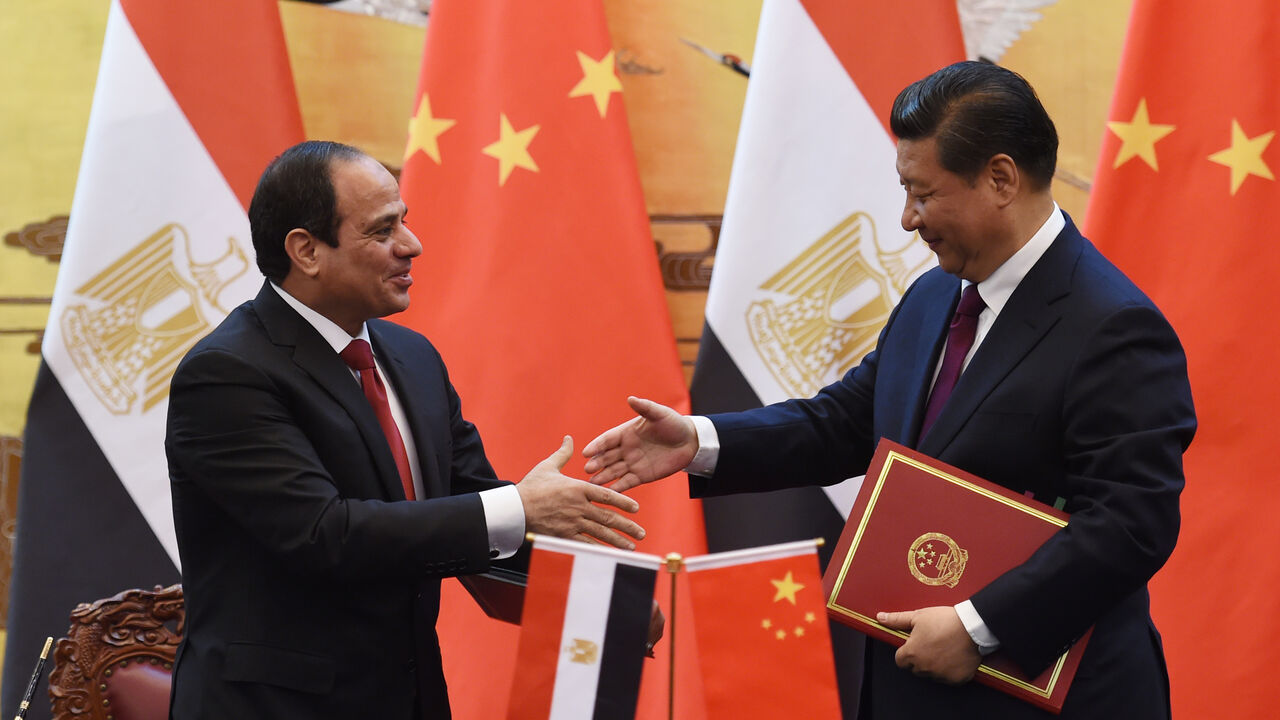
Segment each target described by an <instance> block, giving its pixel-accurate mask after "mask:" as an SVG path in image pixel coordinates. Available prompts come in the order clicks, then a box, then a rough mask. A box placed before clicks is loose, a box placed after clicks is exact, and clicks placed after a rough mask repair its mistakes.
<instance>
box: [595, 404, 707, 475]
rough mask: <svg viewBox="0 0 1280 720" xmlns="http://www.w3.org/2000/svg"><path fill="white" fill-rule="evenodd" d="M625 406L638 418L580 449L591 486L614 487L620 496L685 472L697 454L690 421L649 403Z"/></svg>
mask: <svg viewBox="0 0 1280 720" xmlns="http://www.w3.org/2000/svg"><path fill="white" fill-rule="evenodd" d="M627 404H628V405H630V406H631V409H632V410H634V411H635V412H636V414H637V415H639V417H636V418H632V419H631V420H628V421H627V422H624V423H622V424H621V425H619V426H617V427H615V428H613V429H611V430H606V431H604V432H603V433H601V434H600V437H598V438H596V439H595V440H592V441H591V442H589V443H587V446H586V447H585V448H583V449H582V454H583V455H584V456H585V457H586V458H587V464H586V467H585V468H584V469H585V470H586V471H587V472H589V473H592V475H591V482H593V483H596V484H597V485H604V484H606V483H613V488H614V489H615V490H617V491H619V492H624V491H626V490H630V489H631V488H633V487H635V486H637V485H643V484H644V483H648V482H653V481H654V480H661V479H662V478H664V477H666V476H668V475H670V474H672V473H674V472H677V471H679V470H682V469H684V468H685V467H686V466H688V464H689V463H690V462H691V461H692V460H693V456H694V455H695V454H697V452H698V435H697V432H696V431H695V430H694V429H693V421H692V420H690V419H689V418H687V417H685V416H683V415H681V414H679V413H677V412H676V411H675V410H672V409H671V408H669V407H667V406H666V405H659V404H658V403H656V402H653V401H652V400H642V399H640V398H637V397H629V398H627Z"/></svg>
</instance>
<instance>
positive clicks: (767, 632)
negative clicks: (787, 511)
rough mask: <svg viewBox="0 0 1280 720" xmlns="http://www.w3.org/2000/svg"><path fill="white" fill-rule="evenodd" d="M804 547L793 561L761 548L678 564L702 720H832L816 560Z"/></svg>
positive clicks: (827, 640) (827, 639)
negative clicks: (694, 648)
mask: <svg viewBox="0 0 1280 720" xmlns="http://www.w3.org/2000/svg"><path fill="white" fill-rule="evenodd" d="M797 544H799V543H789V544H788V545H792V546H794V545H797ZM807 544H808V546H809V547H808V548H807V549H805V550H804V551H803V552H801V553H800V554H795V551H792V552H791V553H790V554H786V553H781V554H782V555H783V556H781V557H779V556H778V555H779V554H780V553H778V552H777V550H776V548H780V547H785V546H769V547H764V548H755V549H752V550H741V551H734V552H727V553H716V554H714V555H706V556H703V557H701V558H691V559H690V560H689V562H688V564H687V565H686V567H687V570H688V572H687V573H686V574H687V576H688V577H687V580H688V583H689V593H690V595H691V596H692V598H693V615H694V617H693V622H692V624H693V631H694V634H695V635H696V637H697V643H698V653H699V661H700V663H701V666H702V684H703V688H704V692H705V695H706V703H707V718H708V719H709V720H721V719H723V720H739V719H740V718H806V719H807V720H823V719H825V718H833V719H834V718H839V717H840V697H839V694H838V693H837V691H836V675H835V665H834V664H833V662H832V655H831V636H830V632H829V631H828V629H827V613H826V608H825V606H824V603H823V595H822V578H821V577H820V576H819V573H818V555H817V552H816V551H815V549H814V547H813V544H812V543H807Z"/></svg>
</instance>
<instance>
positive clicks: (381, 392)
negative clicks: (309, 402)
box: [339, 340, 414, 500]
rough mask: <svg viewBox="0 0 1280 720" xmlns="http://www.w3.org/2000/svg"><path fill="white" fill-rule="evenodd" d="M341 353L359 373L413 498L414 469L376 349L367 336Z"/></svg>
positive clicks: (401, 483)
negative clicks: (375, 363) (377, 363)
mask: <svg viewBox="0 0 1280 720" xmlns="http://www.w3.org/2000/svg"><path fill="white" fill-rule="evenodd" d="M339 355H341V356H342V359H343V360H344V361H345V362H346V363H347V367H350V368H351V369H352V370H355V371H356V372H358V373H360V387H362V388H364V396H365V397H366V398H368V400H369V404H370V405H372V406H373V414H374V415H377V416H378V424H379V425H381V426H382V434H383V435H386V436H387V445H388V446H390V447H391V456H392V457H394V458H395V459H396V469H397V470H399V471H400V485H401V486H403V487H404V496H405V497H406V498H408V499H409V500H413V499H414V492H413V472H412V471H411V470H410V469H409V453H407V452H405V449H404V440H403V439H402V438H401V437H400V429H399V428H397V427H396V421H395V418H393V417H392V416H391V404H390V403H388V402H387V389H386V387H385V386H383V384H382V378H381V377H379V376H378V370H377V369H376V368H375V367H374V366H373V350H372V349H370V347H369V343H367V342H365V341H364V340H352V341H351V344H350V345H348V346H347V347H346V348H345V349H344V350H343V351H342V352H341V353H339Z"/></svg>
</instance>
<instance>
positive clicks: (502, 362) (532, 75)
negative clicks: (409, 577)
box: [393, 0, 705, 720]
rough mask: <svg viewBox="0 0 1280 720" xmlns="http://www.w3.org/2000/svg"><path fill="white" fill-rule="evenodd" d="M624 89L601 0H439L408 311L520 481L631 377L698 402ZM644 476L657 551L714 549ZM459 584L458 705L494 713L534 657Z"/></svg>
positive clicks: (639, 385)
mask: <svg viewBox="0 0 1280 720" xmlns="http://www.w3.org/2000/svg"><path fill="white" fill-rule="evenodd" d="M622 89H623V85H622V83H621V81H620V79H619V77H618V70H617V66H616V53H615V50H614V48H613V47H612V46H611V41H610V37H609V33H608V28H607V26H606V23H605V15H604V10H603V7H602V6H601V3H600V0H541V1H540V2H528V0H484V1H479V0H436V2H435V3H434V4H433V5H432V8H431V22H430V23H429V25H428V28H427V37H426V46H425V49H424V52H423V58H422V72H421V78H420V81H419V88H418V92H417V95H416V97H415V100H414V104H413V109H412V118H411V120H410V121H409V123H408V126H409V141H408V146H407V149H406V156H405V164H404V170H403V172H402V175H401V192H402V195H403V196H404V199H405V203H406V204H407V205H408V208H409V215H408V218H407V222H408V225H409V227H410V228H412V229H413V231H414V232H415V233H417V235H418V238H419V239H420V240H421V241H422V244H423V253H422V258H421V259H420V260H419V262H418V263H417V264H416V265H415V266H414V267H415V271H414V279H415V284H414V286H413V290H412V304H411V305H410V307H409V310H408V311H407V312H405V313H403V314H401V315H398V316H396V317H394V318H393V319H394V320H396V321H397V322H400V323H402V324H405V325H408V326H410V327H413V328H414V329H416V330H419V331H420V332H422V333H423V334H424V335H426V336H427V337H428V338H430V339H431V341H432V342H433V343H434V344H435V345H436V347H438V348H439V349H440V351H441V353H442V355H443V356H444V359H445V362H446V363H447V364H448V366H449V374H450V379H451V380H452V382H453V384H454V386H455V387H457V389H458V393H459V395H460V396H461V398H462V412H463V414H464V415H465V416H466V417H467V419H469V420H471V421H472V422H474V423H475V424H476V426H477V427H478V428H479V430H480V433H481V435H482V436H483V437H484V441H485V451H486V453H487V454H488V457H489V459H490V461H492V463H493V466H494V468H495V469H496V470H497V472H498V474H499V476H500V477H502V478H504V479H509V480H514V481H518V480H520V478H522V477H523V476H524V474H525V473H527V472H528V471H529V469H530V468H531V467H533V465H534V464H535V463H537V462H539V461H541V460H542V459H544V458H546V457H547V456H548V455H550V454H551V452H552V451H554V450H555V449H556V448H557V447H559V445H560V441H561V440H562V438H563V437H564V436H565V435H566V434H568V435H572V436H573V438H574V440H575V443H576V449H577V450H581V448H582V447H583V446H584V445H585V444H586V443H587V442H588V441H590V439H591V438H593V437H595V436H596V435H598V434H599V433H600V432H602V431H603V430H605V429H607V428H609V427H612V426H614V425H617V424H618V423H620V422H623V421H625V420H627V419H628V418H629V417H631V416H632V413H631V410H630V408H629V407H628V406H627V403H626V398H627V396H628V395H640V396H642V397H649V398H652V399H654V400H656V401H658V402H661V403H664V404H667V405H670V406H673V407H675V408H678V409H680V410H681V411H682V412H683V411H686V410H687V409H688V395H687V391H686V389H685V384H684V377H683V373H682V371H681V368H680V361H679V356H678V355H677V353H676V346H675V339H674V335H673V333H672V330H671V322H670V318H669V316H668V311H667V305H666V299H665V295H664V291H663V285H662V278H661V275H660V272H659V267H658V261H657V252H656V249H655V246H654V243H653V238H652V236H651V234H650V230H649V218H648V215H647V213H646V210H645V204H644V197H643V195H642V193H641V188H640V180H639V175H638V173H637V171H636V163H635V157H634V153H633V150H632V145H631V135H630V131H629V129H628V126H627V116H626V112H625V110H626V109H625V107H624V106H623V93H622ZM582 465H583V460H582V458H581V457H576V456H575V458H574V460H572V461H571V462H570V463H569V465H568V466H567V467H566V469H565V472H566V473H567V474H569V475H571V476H574V477H579V478H581V477H585V476H584V474H583V473H582ZM629 494H630V495H631V496H632V497H634V498H635V499H636V500H637V501H638V502H639V503H640V513H639V514H638V516H637V518H636V519H637V521H638V522H639V523H640V524H641V525H643V526H644V527H645V529H646V530H647V531H648V535H647V537H646V538H645V539H644V541H642V543H641V545H640V547H641V549H642V550H646V551H648V552H652V553H655V554H665V553H667V552H670V551H673V550H675V551H679V552H682V553H701V552H703V551H704V550H705V540H704V537H703V531H702V517H701V512H700V507H699V504H698V503H697V502H696V501H692V500H690V499H689V497H688V492H687V490H686V488H685V487H684V484H683V483H680V482H670V483H655V484H653V485H649V486H647V487H644V488H637V489H636V490H635V491H633V492H631V493H629ZM668 582H669V579H667V578H663V579H661V580H660V581H659V590H658V593H659V596H660V597H668V596H669V595H668V593H667V591H666V590H664V589H663V588H665V587H667V583H668ZM442 592H443V597H442V601H441V610H440V619H439V621H438V622H437V630H438V632H439V634H440V643H441V649H442V653H443V657H444V669H445V677H446V679H447V680H448V682H449V691H450V692H449V696H450V701H451V703H452V704H453V714H454V717H456V718H459V719H460V720H469V719H472V718H474V719H477V720H479V719H484V720H487V719H488V718H491V717H492V715H493V710H492V706H491V698H492V697H494V696H495V695H496V696H498V697H505V696H506V695H507V694H508V693H507V689H508V688H509V687H510V683H511V679H512V677H513V675H515V674H517V672H524V668H520V669H519V670H518V671H517V669H516V666H515V655H516V643H517V640H518V629H517V628H516V627H514V626H510V625H503V624H502V623H498V622H497V621H494V620H491V619H489V618H487V617H486V616H485V615H484V613H483V612H481V611H480V610H479V609H478V608H477V607H476V605H475V603H474V602H473V601H472V600H471V598H470V597H469V596H468V595H467V594H466V592H465V591H463V590H461V589H460V588H459V587H458V585H457V584H456V583H454V582H451V581H450V582H446V583H445V584H444V588H443V591H442ZM667 614H668V615H670V614H671V610H670V609H667ZM677 656H678V666H679V667H682V668H691V667H693V665H692V664H693V663H694V662H696V658H694V657H693V653H692V647H691V646H690V647H685V646H680V647H678V648H677ZM667 662H668V658H667V656H666V654H664V653H659V655H658V657H657V658H655V659H652V660H648V661H647V662H645V664H644V666H645V676H644V681H643V688H642V691H641V699H640V705H639V707H640V709H639V714H640V716H641V717H659V716H663V715H665V713H666V711H667V692H666V691H667ZM686 678H691V679H689V680H688V682H689V683H691V685H690V686H685V685H684V683H685V682H686ZM696 678H697V676H696V674H690V675H685V674H684V673H682V674H681V679H680V682H681V683H682V685H681V690H680V692H678V693H677V703H679V704H680V707H679V709H678V711H677V714H678V715H679V716H680V717H682V718H694V717H697V714H698V713H699V712H700V710H699V708H700V707H701V698H700V695H699V688H697V687H696V685H693V684H694V683H696Z"/></svg>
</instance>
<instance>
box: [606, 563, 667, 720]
mask: <svg viewBox="0 0 1280 720" xmlns="http://www.w3.org/2000/svg"><path fill="white" fill-rule="evenodd" d="M657 582H658V571H657V570H654V569H652V568H643V567H636V566H635V565H626V564H623V563H618V565H617V567H616V569H615V570H614V575H613V592H612V595H611V598H610V600H609V618H608V620H607V621H606V622H605V630H604V650H603V652H602V654H601V657H600V680H599V684H598V685H597V686H596V707H595V712H594V713H593V714H592V718H594V719H595V720H612V719H613V718H630V717H635V714H636V703H637V702H638V701H639V698H640V674H641V672H642V670H643V669H644V644H645V641H646V640H647V639H648V636H649V617H650V615H651V614H652V612H653V589H654V586H655V585H656V584H657Z"/></svg>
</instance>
